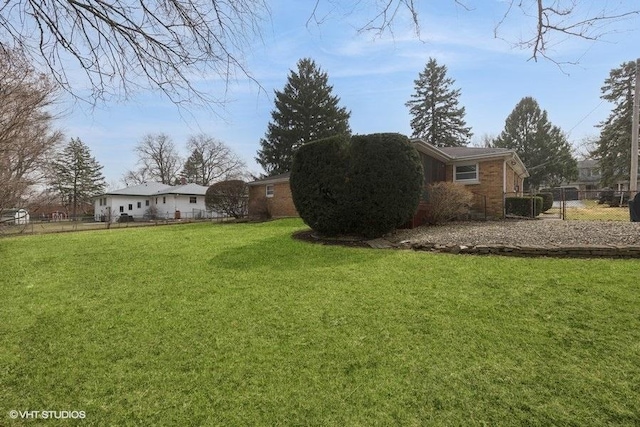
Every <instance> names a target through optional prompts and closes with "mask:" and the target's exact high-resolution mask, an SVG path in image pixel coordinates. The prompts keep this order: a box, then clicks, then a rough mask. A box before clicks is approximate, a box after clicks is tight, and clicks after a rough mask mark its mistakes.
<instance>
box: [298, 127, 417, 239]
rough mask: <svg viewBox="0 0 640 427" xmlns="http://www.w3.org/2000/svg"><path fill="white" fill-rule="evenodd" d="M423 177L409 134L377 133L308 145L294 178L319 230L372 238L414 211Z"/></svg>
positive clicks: (302, 207) (307, 217) (301, 209)
mask: <svg viewBox="0 0 640 427" xmlns="http://www.w3.org/2000/svg"><path fill="white" fill-rule="evenodd" d="M422 180H423V174H422V165H421V163H420V158H419V156H418V153H417V151H416V150H415V148H414V147H413V146H412V145H411V143H410V141H409V139H408V138H407V137H405V136H403V135H400V134H372V135H359V136H353V137H352V138H351V140H350V141H349V140H348V139H347V138H346V137H343V136H336V137H332V138H327V139H323V140H319V141H316V142H313V143H310V144H306V145H303V146H302V147H300V149H298V151H297V152H296V154H295V156H294V161H293V167H292V170H291V180H290V183H291V192H292V196H293V202H294V204H295V205H296V209H297V210H298V213H299V214H300V216H301V217H302V219H303V220H304V221H305V222H306V223H307V225H309V226H310V227H311V228H313V229H314V230H316V231H319V232H321V233H324V234H328V235H336V234H362V235H365V236H369V237H373V236H379V235H382V234H384V233H386V232H389V231H391V230H393V229H394V228H396V227H398V226H400V225H402V224H404V223H405V222H407V221H408V220H409V219H410V218H411V217H412V216H413V214H414V213H415V211H416V208H417V206H418V202H419V200H420V193H421V190H422Z"/></svg>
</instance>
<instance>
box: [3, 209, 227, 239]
mask: <svg viewBox="0 0 640 427" xmlns="http://www.w3.org/2000/svg"><path fill="white" fill-rule="evenodd" d="M235 219H236V218H233V217H230V216H228V215H225V214H222V213H217V212H211V211H205V210H200V209H193V211H191V212H184V213H181V215H180V216H179V218H176V217H175V215H174V216H172V217H166V218H165V217H155V218H148V217H142V216H140V217H138V216H133V215H127V214H124V215H120V216H116V217H114V218H107V217H104V216H103V217H97V218H95V217H94V216H87V215H84V216H77V217H75V218H72V217H70V216H68V215H66V214H65V215H62V214H59V213H56V215H47V216H44V215H42V216H37V217H33V216H32V217H30V218H29V219H28V220H25V221H15V220H12V219H5V220H3V221H0V236H9V235H17V234H43V233H62V232H68V231H83V230H104V229H117V228H128V227H144V226H153V225H167V224H184V223H190V222H210V221H213V222H224V221H230V220H235Z"/></svg>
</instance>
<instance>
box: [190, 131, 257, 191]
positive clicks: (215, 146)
mask: <svg viewBox="0 0 640 427" xmlns="http://www.w3.org/2000/svg"><path fill="white" fill-rule="evenodd" d="M187 149H188V150H189V152H190V153H191V154H190V155H189V157H188V158H187V160H186V161H185V163H184V168H183V170H182V175H183V176H184V177H185V178H187V180H188V181H190V182H194V183H196V184H200V185H205V186H209V185H211V184H213V183H214V182H216V181H219V180H221V179H227V180H228V179H237V178H239V177H241V176H242V175H243V174H244V171H245V169H246V165H245V163H244V162H243V161H242V160H241V159H240V158H239V157H238V156H237V155H236V154H235V153H234V152H233V151H232V150H231V149H230V148H229V147H228V146H227V145H226V144H225V143H224V142H221V141H218V140H217V139H215V138H212V137H210V136H208V135H205V134H199V135H195V136H192V137H190V138H189V141H188V142H187Z"/></svg>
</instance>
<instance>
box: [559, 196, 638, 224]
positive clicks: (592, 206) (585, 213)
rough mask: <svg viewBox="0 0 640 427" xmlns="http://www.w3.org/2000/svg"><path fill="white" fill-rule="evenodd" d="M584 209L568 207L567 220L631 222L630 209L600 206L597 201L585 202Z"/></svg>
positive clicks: (626, 207)
mask: <svg viewBox="0 0 640 427" xmlns="http://www.w3.org/2000/svg"><path fill="white" fill-rule="evenodd" d="M583 203H584V205H585V206H584V207H583V208H582V207H581V208H578V207H567V208H566V218H565V219H568V220H582V221H625V222H629V220H630V216H629V207H628V206H622V207H613V208H612V207H609V205H604V204H603V205H599V204H598V202H597V201H596V200H583Z"/></svg>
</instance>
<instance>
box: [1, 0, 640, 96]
mask: <svg viewBox="0 0 640 427" xmlns="http://www.w3.org/2000/svg"><path fill="white" fill-rule="evenodd" d="M451 1H452V2H454V3H455V4H457V5H459V6H460V7H462V8H463V9H466V10H470V11H471V10H472V9H473V8H472V6H471V1H470V0H451ZM627 2H628V3H629V6H613V8H610V6H609V5H610V4H611V2H603V3H602V6H594V5H593V3H594V2H589V1H586V0H518V1H516V0H507V2H506V4H507V10H506V12H505V14H504V16H503V17H502V20H501V21H500V22H499V24H498V25H497V27H496V36H497V35H498V31H499V30H500V28H501V27H502V25H503V23H504V22H505V21H506V20H508V19H509V18H510V17H511V16H512V15H514V14H515V13H516V11H517V10H520V11H521V12H522V13H524V14H525V15H526V16H527V17H528V18H530V19H532V20H534V21H535V22H536V23H537V26H536V30H534V33H533V34H532V35H531V37H530V38H525V39H524V40H522V41H521V42H519V43H518V45H519V46H520V47H522V48H527V49H531V53H532V56H531V57H532V58H533V59H537V58H538V57H540V56H542V57H545V58H546V57H548V53H549V43H550V40H551V38H553V36H554V35H558V34H559V35H563V36H567V37H579V38H584V39H589V40H594V39H598V38H600V37H601V36H602V34H603V33H605V32H606V31H607V30H608V29H610V28H612V27H611V26H612V24H615V23H616V22H619V21H621V20H624V19H627V18H630V17H631V16H632V15H637V14H638V13H639V12H640V8H639V7H638V6H637V3H636V2H635V1H633V2H632V1H631V0H627ZM268 4H269V1H268V0H112V1H98V0H48V1H42V0H11V1H8V0H5V1H2V2H0V50H3V51H7V50H12V49H20V50H21V51H23V52H24V54H25V55H26V56H27V59H28V61H29V62H31V63H34V64H37V65H38V66H39V67H42V69H43V70H44V71H46V72H47V74H48V75H49V76H50V77H51V79H52V80H53V81H54V82H56V83H58V84H59V85H60V86H61V87H62V88H64V89H65V90H67V91H68V92H70V93H71V94H73V95H74V96H76V97H78V98H81V99H85V100H87V101H90V102H97V101H100V100H107V99H111V98H117V99H123V98H124V99H126V98H127V97H129V96H130V95H131V94H132V92H135V91H136V90H143V89H152V90H159V91H161V92H163V93H164V94H165V95H166V96H167V97H169V99H171V100H172V101H173V102H174V103H176V104H178V105H182V104H190V103H193V102H196V103H199V104H203V105H210V106H212V107H215V106H218V107H219V106H221V105H223V104H224V103H225V101H226V99H225V94H224V93H223V94H221V95H220V96H217V97H212V96H211V94H205V93H204V91H203V90H201V89H200V88H198V87H197V85H196V84H195V82H196V81H197V80H198V79H199V78H201V77H206V78H216V79H221V80H222V81H224V82H226V83H228V82H229V81H230V79H233V78H234V77H235V76H237V75H238V74H241V75H243V76H248V77H250V78H251V74H250V72H249V70H248V69H247V68H246V66H245V63H244V54H245V52H246V51H247V50H248V49H249V48H250V46H251V44H252V42H254V41H255V40H256V39H260V37H261V32H262V25H263V24H264V23H265V22H266V21H268V20H269V16H270V13H271V12H270V9H269V5H268ZM616 4H617V5H621V4H624V1H622V2H616ZM418 5H419V2H418V1H417V0H315V2H313V3H311V4H310V6H311V9H310V16H309V19H308V21H307V24H309V23H311V22H315V23H318V24H321V23H322V22H323V21H325V20H326V19H328V18H329V17H330V15H331V14H332V12H325V9H328V10H329V11H333V13H334V14H335V10H339V13H341V14H343V15H344V14H351V13H355V11H356V10H358V11H360V10H364V11H368V13H369V15H368V17H365V18H364V22H360V23H356V27H357V28H358V29H359V31H374V32H376V33H378V34H380V33H384V32H392V31H393V30H392V26H393V23H394V22H395V21H396V20H397V19H398V17H399V15H401V14H406V15H407V16H409V19H410V22H411V23H412V25H413V27H414V29H415V31H416V33H417V34H419V33H420V26H421V21H420V19H419V16H418ZM74 70H75V71H74ZM78 71H79V73H80V74H78ZM82 74H84V76H86V79H87V80H88V87H89V88H90V93H85V92H84V91H83V90H82V89H81V87H83V86H85V81H83V80H82V79H81V75H82ZM198 101H200V102H198Z"/></svg>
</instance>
